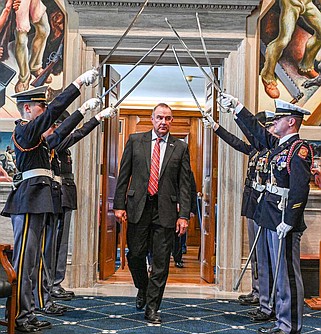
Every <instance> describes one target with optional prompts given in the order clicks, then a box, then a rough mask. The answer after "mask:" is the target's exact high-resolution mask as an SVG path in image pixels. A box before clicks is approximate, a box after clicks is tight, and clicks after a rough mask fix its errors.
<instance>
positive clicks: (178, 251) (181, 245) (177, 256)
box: [173, 171, 197, 268]
mask: <svg viewBox="0 0 321 334" xmlns="http://www.w3.org/2000/svg"><path fill="white" fill-rule="evenodd" d="M196 201H197V192H196V183H195V178H194V174H193V171H191V212H190V218H193V217H195V216H196V215H197V202H196ZM186 239H187V231H186V233H184V234H183V235H181V236H178V233H176V232H175V238H174V247H173V258H174V262H175V267H177V268H184V261H183V259H182V258H183V254H186V251H187V247H186ZM184 250H185V252H184Z"/></svg>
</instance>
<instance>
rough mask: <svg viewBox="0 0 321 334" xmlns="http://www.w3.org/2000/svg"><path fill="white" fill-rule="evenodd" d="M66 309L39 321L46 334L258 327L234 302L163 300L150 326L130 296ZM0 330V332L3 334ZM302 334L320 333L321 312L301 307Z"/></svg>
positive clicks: (84, 301)
mask: <svg viewBox="0 0 321 334" xmlns="http://www.w3.org/2000/svg"><path fill="white" fill-rule="evenodd" d="M4 302H5V300H4V299H0V317H3V315H4ZM61 304H63V305H66V306H68V307H70V310H69V311H68V312H66V314H65V315H64V316H62V317H44V316H39V318H41V319H44V318H46V319H47V320H49V321H51V322H52V324H53V328H52V329H49V330H46V331H43V332H45V333H48V334H71V333H77V334H78V333H79V334H105V333H114V334H121V333H124V334H125V333H126V334H136V333H137V334H138V333H139V334H145V333H146V334H147V333H149V334H154V333H155V334H158V333H161V334H165V333H166V334H183V333H188V334H196V333H197V334H198V333H199V334H201V333H202V334H205V333H206V334H210V333H224V334H232V333H233V334H236V333H239V334H243V333H256V330H257V329H258V328H259V327H261V326H262V325H267V326H270V325H272V323H252V322H251V321H250V317H249V316H248V315H247V312H248V311H249V310H252V309H254V307H247V306H241V305H240V304H239V303H238V302H237V301H235V300H218V299H216V300H214V299H179V298H173V299H169V298H165V299H164V300H163V303H162V306H161V315H162V319H163V324H162V325H161V326H159V325H158V326H156V325H150V324H148V323H147V322H146V321H145V320H144V311H137V310H136V308H135V298H133V297H89V296H78V297H76V298H75V299H73V300H72V301H68V302H64V303H61ZM5 332H6V331H5V327H2V326H1V327H0V333H5ZM302 333H321V311H313V310H311V309H309V308H308V307H305V314H304V327H303V331H302Z"/></svg>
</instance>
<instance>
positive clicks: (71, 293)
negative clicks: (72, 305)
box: [53, 286, 76, 298]
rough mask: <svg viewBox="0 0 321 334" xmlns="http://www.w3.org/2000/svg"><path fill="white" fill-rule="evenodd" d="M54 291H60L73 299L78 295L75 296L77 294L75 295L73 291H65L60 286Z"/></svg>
mask: <svg viewBox="0 0 321 334" xmlns="http://www.w3.org/2000/svg"><path fill="white" fill-rule="evenodd" d="M53 290H54V291H57V290H59V291H60V292H62V293H65V294H67V295H71V296H72V297H73V298H74V297H76V295H75V293H74V292H73V291H71V290H65V289H64V288H63V287H62V286H59V287H57V286H55V287H54V288H53Z"/></svg>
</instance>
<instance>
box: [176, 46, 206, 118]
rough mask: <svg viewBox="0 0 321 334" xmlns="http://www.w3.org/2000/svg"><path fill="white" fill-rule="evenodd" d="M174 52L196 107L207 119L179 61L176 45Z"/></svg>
mask: <svg viewBox="0 0 321 334" xmlns="http://www.w3.org/2000/svg"><path fill="white" fill-rule="evenodd" d="M172 50H173V53H174V57H175V59H176V62H177V64H178V66H179V68H180V70H181V73H182V75H183V77H184V80H185V82H186V84H187V87H188V89H189V91H190V93H191V95H192V97H193V99H194V101H195V103H196V105H197V108H198V109H199V111H200V112H201V114H202V116H203V117H205V111H204V110H203V109H202V107H201V105H200V104H199V102H198V100H197V98H196V95H195V94H194V92H193V89H192V87H191V85H190V83H189V82H188V80H187V79H186V75H185V72H184V70H183V67H182V65H181V63H180V61H179V59H178V56H177V53H176V50H175V47H174V45H172Z"/></svg>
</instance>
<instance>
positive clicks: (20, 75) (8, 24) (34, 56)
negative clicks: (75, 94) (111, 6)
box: [0, 0, 65, 118]
mask: <svg viewBox="0 0 321 334" xmlns="http://www.w3.org/2000/svg"><path fill="white" fill-rule="evenodd" d="M0 13H1V14H0V73H1V80H0V81H1V85H2V90H3V91H5V93H4V94H2V98H1V99H0V107H1V110H0V117H1V118H3V117H6V116H7V117H10V116H14V115H13V113H14V111H13V110H14V101H11V99H10V95H12V94H14V93H15V92H21V91H24V90H27V89H31V88H32V87H38V86H41V85H49V87H50V88H51V93H52V92H54V91H55V90H61V87H62V72H63V61H62V58H63V41H64V24H65V17H64V14H63V12H62V11H61V10H60V8H59V7H58V5H57V4H56V3H55V1H53V0H33V1H30V0H0ZM49 91H50V90H49Z"/></svg>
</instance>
